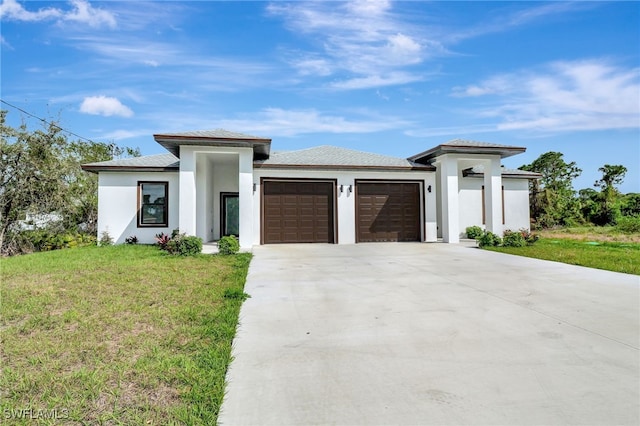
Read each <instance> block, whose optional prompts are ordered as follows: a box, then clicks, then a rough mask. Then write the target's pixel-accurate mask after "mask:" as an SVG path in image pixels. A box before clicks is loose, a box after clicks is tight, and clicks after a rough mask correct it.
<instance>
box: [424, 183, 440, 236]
mask: <svg viewBox="0 0 640 426" xmlns="http://www.w3.org/2000/svg"><path fill="white" fill-rule="evenodd" d="M425 185H426V188H425V191H424V192H425V209H424V211H425V217H424V232H425V236H424V240H425V241H427V242H435V241H438V217H437V208H436V203H437V201H436V200H437V197H436V194H437V191H438V188H437V186H436V179H435V174H432V175H430V176H429V177H428V178H427V179H426V180H425Z"/></svg>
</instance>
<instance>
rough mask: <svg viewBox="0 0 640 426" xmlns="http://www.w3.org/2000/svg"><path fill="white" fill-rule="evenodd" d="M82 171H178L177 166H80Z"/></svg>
mask: <svg viewBox="0 0 640 426" xmlns="http://www.w3.org/2000/svg"><path fill="white" fill-rule="evenodd" d="M80 167H81V168H82V170H84V171H86V172H90V173H99V172H177V171H179V170H180V168H179V167H177V166H167V167H158V166H101V165H91V164H83V165H82V166H80Z"/></svg>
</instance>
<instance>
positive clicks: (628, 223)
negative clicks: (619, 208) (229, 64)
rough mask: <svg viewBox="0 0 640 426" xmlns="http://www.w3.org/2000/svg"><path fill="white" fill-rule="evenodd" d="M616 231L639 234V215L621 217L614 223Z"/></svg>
mask: <svg viewBox="0 0 640 426" xmlns="http://www.w3.org/2000/svg"><path fill="white" fill-rule="evenodd" d="M616 229H617V230H618V231H620V232H624V233H625V234H637V233H640V215H639V216H621V217H620V218H618V221H617V223H616Z"/></svg>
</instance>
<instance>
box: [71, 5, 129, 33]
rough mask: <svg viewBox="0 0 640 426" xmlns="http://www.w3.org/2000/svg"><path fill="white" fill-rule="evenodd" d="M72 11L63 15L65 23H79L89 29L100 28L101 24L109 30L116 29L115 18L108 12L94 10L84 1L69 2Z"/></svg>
mask: <svg viewBox="0 0 640 426" xmlns="http://www.w3.org/2000/svg"><path fill="white" fill-rule="evenodd" d="M71 4H72V5H73V7H74V10H72V11H71V12H67V13H65V14H64V18H63V19H64V20H65V21H72V22H81V23H85V24H88V25H89V26H91V27H94V28H96V27H101V26H102V25H103V24H104V25H106V26H108V27H109V28H115V27H116V25H117V24H116V18H115V17H114V16H113V14H111V13H110V12H108V11H106V10H103V9H95V8H93V7H92V6H91V4H90V3H89V2H88V1H86V0H71Z"/></svg>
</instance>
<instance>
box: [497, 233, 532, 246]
mask: <svg viewBox="0 0 640 426" xmlns="http://www.w3.org/2000/svg"><path fill="white" fill-rule="evenodd" d="M502 245H503V246H505V247H524V246H526V245H527V240H526V239H525V238H524V235H522V232H513V231H509V230H506V231H504V236H503V237H502Z"/></svg>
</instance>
